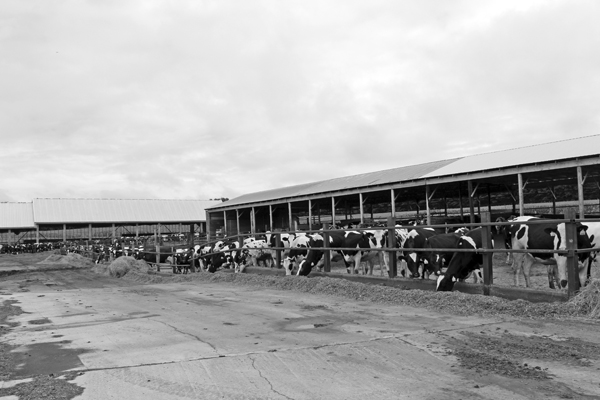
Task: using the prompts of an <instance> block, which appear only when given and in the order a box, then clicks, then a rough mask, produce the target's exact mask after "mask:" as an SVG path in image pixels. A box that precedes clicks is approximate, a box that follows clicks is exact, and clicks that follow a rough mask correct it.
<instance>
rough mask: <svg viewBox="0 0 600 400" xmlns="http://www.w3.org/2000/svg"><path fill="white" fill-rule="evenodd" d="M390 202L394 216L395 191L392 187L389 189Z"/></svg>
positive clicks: (393, 215)
mask: <svg viewBox="0 0 600 400" xmlns="http://www.w3.org/2000/svg"><path fill="white" fill-rule="evenodd" d="M390 202H391V207H390V208H391V214H392V217H395V216H396V191H395V190H394V189H391V190H390Z"/></svg>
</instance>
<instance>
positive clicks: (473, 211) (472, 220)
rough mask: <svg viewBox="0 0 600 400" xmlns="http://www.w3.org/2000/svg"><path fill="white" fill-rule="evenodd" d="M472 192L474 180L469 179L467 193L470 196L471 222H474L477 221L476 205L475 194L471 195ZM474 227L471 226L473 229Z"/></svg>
mask: <svg viewBox="0 0 600 400" xmlns="http://www.w3.org/2000/svg"><path fill="white" fill-rule="evenodd" d="M471 193H473V181H472V180H468V181H467V195H468V196H469V222H470V223H474V222H475V206H474V204H473V196H471ZM472 228H473V227H470V228H469V229H472Z"/></svg>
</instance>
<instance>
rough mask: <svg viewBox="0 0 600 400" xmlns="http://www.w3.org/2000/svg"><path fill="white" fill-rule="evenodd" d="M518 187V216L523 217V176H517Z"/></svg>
mask: <svg viewBox="0 0 600 400" xmlns="http://www.w3.org/2000/svg"><path fill="white" fill-rule="evenodd" d="M517 180H518V185H519V215H520V216H523V215H525V200H524V199H523V174H517Z"/></svg>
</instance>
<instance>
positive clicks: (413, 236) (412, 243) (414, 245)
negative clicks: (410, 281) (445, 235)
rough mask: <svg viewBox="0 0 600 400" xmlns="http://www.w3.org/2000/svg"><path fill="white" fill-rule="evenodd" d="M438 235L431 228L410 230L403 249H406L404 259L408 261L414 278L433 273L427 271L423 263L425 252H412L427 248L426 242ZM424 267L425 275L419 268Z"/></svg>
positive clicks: (403, 243)
mask: <svg viewBox="0 0 600 400" xmlns="http://www.w3.org/2000/svg"><path fill="white" fill-rule="evenodd" d="M436 234H437V233H436V232H435V230H433V229H431V228H410V229H408V232H407V234H406V236H405V238H406V239H405V240H404V241H403V242H402V243H401V247H402V248H403V249H404V255H403V256H402V258H403V259H404V260H405V261H406V264H407V267H408V270H409V271H410V273H411V274H412V277H413V278H418V277H419V276H421V277H422V278H425V276H426V275H427V276H428V275H429V273H431V272H433V271H427V270H426V268H427V267H426V266H425V265H424V263H423V260H424V259H423V252H420V251H411V250H412V249H419V250H420V249H423V248H425V242H426V241H427V239H428V238H430V237H432V236H435V235H436ZM421 265H423V274H422V275H421V274H420V273H419V268H420V267H421Z"/></svg>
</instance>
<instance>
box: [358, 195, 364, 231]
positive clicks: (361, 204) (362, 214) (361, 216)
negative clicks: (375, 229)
mask: <svg viewBox="0 0 600 400" xmlns="http://www.w3.org/2000/svg"><path fill="white" fill-rule="evenodd" d="M358 202H359V203H360V223H361V224H364V223H365V200H364V199H363V194H362V193H359V194H358Z"/></svg>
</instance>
